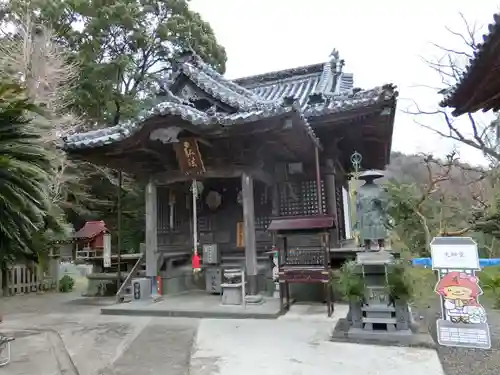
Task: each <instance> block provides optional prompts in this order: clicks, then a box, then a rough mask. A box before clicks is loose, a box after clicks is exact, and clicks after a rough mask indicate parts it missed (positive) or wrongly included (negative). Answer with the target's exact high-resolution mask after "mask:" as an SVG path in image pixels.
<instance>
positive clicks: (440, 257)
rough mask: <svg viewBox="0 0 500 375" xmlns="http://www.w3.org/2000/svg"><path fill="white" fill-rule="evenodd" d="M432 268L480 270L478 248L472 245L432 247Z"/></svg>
mask: <svg viewBox="0 0 500 375" xmlns="http://www.w3.org/2000/svg"><path fill="white" fill-rule="evenodd" d="M431 252H432V268H434V269H441V268H450V269H455V268H456V269H478V268H479V258H478V255H477V247H476V246H473V245H472V246H471V245H436V246H431Z"/></svg>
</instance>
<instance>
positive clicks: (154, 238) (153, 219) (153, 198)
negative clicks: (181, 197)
mask: <svg viewBox="0 0 500 375" xmlns="http://www.w3.org/2000/svg"><path fill="white" fill-rule="evenodd" d="M157 204H158V201H157V195H156V185H155V184H154V183H153V182H152V181H150V182H149V183H148V184H147V186H146V276H147V277H150V278H151V279H152V281H153V278H155V277H156V276H158V232H157V220H158V211H157V209H158V208H157Z"/></svg>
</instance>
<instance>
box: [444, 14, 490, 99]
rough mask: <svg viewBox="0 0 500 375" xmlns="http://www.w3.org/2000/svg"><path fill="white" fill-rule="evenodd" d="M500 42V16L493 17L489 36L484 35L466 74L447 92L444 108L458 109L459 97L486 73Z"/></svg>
mask: <svg viewBox="0 0 500 375" xmlns="http://www.w3.org/2000/svg"><path fill="white" fill-rule="evenodd" d="M499 40H500V14H495V15H494V16H493V23H491V24H490V25H488V34H486V35H483V43H480V44H478V45H477V46H476V49H475V51H474V55H473V57H472V58H471V59H470V60H469V64H468V66H467V67H466V69H465V71H464V73H463V74H462V76H461V77H460V80H459V81H458V82H457V84H456V85H455V86H454V87H452V88H451V89H449V90H447V91H446V92H445V98H444V99H443V101H442V102H441V105H442V106H443V107H458V106H459V105H460V104H459V103H458V102H459V101H460V99H459V98H458V96H459V95H460V94H461V92H462V91H463V90H464V89H465V86H467V85H469V84H471V83H472V82H474V80H475V79H476V76H477V75H478V74H481V73H485V69H483V66H484V65H485V64H487V63H488V61H489V60H490V59H491V57H492V53H495V48H494V47H495V45H497V44H498V41H499Z"/></svg>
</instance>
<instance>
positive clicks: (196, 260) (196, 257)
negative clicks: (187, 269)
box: [191, 253, 200, 270]
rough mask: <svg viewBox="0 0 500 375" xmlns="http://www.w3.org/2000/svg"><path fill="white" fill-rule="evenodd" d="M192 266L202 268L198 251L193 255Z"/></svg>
mask: <svg viewBox="0 0 500 375" xmlns="http://www.w3.org/2000/svg"><path fill="white" fill-rule="evenodd" d="M191 266H192V267H193V269H194V270H198V269H200V256H199V255H198V254H196V253H195V254H193V257H192V258H191Z"/></svg>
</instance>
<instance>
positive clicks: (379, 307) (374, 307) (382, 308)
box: [361, 305, 396, 312]
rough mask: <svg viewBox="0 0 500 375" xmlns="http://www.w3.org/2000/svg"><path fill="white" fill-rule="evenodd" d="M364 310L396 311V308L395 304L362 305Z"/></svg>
mask: <svg viewBox="0 0 500 375" xmlns="http://www.w3.org/2000/svg"><path fill="white" fill-rule="evenodd" d="M361 310H362V311H366V312H394V311H396V309H395V308H394V306H387V305H370V306H363V307H361Z"/></svg>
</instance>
